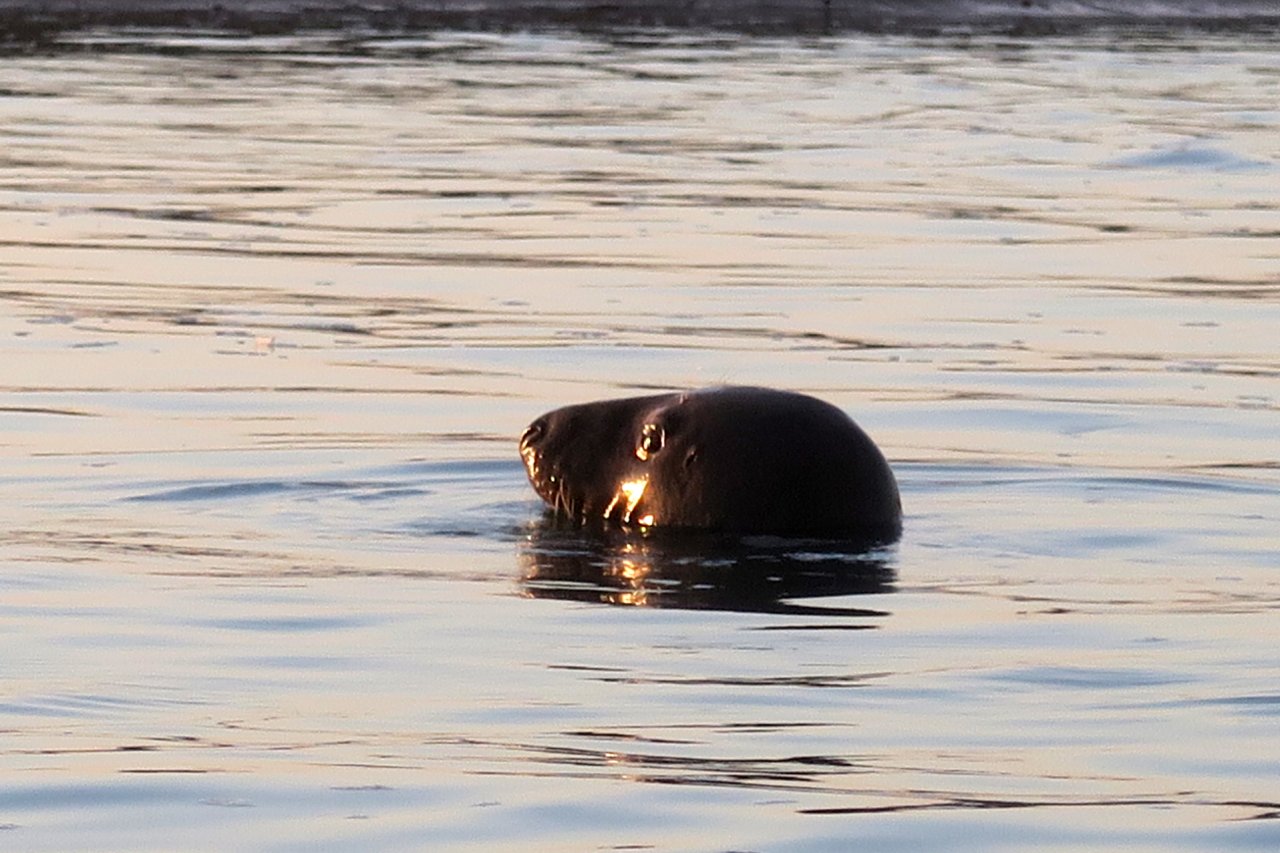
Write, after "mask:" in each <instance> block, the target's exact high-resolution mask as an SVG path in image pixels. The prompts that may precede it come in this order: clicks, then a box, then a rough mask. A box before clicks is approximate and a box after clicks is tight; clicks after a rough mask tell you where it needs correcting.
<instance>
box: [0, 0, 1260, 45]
mask: <svg viewBox="0 0 1280 853" xmlns="http://www.w3.org/2000/svg"><path fill="white" fill-rule="evenodd" d="M103 28H160V29H178V30H183V29H190V30H219V31H226V32H238V33H261V34H268V33H274V34H290V33H305V32H313V31H345V32H356V33H358V32H361V31H367V32H371V33H394V32H430V31H433V30H513V29H536V28H567V29H574V30H583V31H592V30H611V29H619V28H691V29H707V30H725V31H731V32H746V33H769V34H779V35H785V34H803V33H823V32H870V33H900V34H912V35H941V34H1005V35H1057V34H1071V33H1079V32H1088V31H1093V30H1108V29H1109V30H1129V29H1133V30H1139V31H1143V32H1149V31H1177V30H1187V29H1194V30H1205V31H1215V30H1216V31H1239V32H1246V31H1253V32H1271V33H1276V32H1280V6H1278V5H1277V4H1276V2H1274V0H1200V2H1197V0H1091V2H1090V1H1089V0H915V2H911V0H896V2H886V0H390V2H368V0H364V2H361V0H357V1H356V2H348V0H222V2H196V0H0V40H3V41H10V42H14V41H39V40H42V39H45V40H47V39H56V38H57V37H58V36H59V35H62V34H71V33H76V32H85V31H89V30H95V29H103Z"/></svg>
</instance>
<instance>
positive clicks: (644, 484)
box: [604, 477, 654, 527]
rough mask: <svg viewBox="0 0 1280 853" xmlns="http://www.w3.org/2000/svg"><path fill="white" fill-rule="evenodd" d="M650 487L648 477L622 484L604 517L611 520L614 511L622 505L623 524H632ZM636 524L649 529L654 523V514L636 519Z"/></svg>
mask: <svg viewBox="0 0 1280 853" xmlns="http://www.w3.org/2000/svg"><path fill="white" fill-rule="evenodd" d="M648 486H649V478H648V477H639V478H637V479H635V480H625V481H623V482H622V483H620V484H619V485H618V491H617V493H615V494H614V496H613V500H611V501H609V505H608V506H606V507H605V508H604V517H605V518H611V517H612V516H613V513H614V510H616V509H618V505H619V504H620V503H621V504H622V512H621V521H622V523H623V524H630V523H631V522H632V515H634V514H635V511H636V507H637V506H639V504H640V500H641V499H642V498H643V497H644V491H645V489H646V488H648ZM635 522H636V523H637V524H639V525H641V526H643V527H649V526H651V525H652V524H653V522H654V517H653V514H652V513H646V514H645V515H642V516H640V517H639V518H637V519H635Z"/></svg>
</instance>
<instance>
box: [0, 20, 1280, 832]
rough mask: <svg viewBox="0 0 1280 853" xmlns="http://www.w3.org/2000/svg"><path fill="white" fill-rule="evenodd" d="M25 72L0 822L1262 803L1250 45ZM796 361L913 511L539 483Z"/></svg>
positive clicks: (1269, 338) (1269, 752) (199, 63)
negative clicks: (871, 544) (710, 502)
mask: <svg viewBox="0 0 1280 853" xmlns="http://www.w3.org/2000/svg"><path fill="white" fill-rule="evenodd" d="M87 41H88V42H91V43H92V44H93V45H95V49H93V50H79V51H57V52H48V53H43V54H39V53H37V54H30V55H16V56H10V57H7V58H6V60H5V63H4V65H3V66H0V92H3V95H0V348H2V350H3V355H2V357H0V394H2V395H3V396H0V422H3V433H2V434H0V436H2V437H0V448H2V449H3V458H4V466H3V469H2V470H0V506H2V507H3V509H0V536H2V538H0V542H2V550H0V559H2V560H3V570H2V571H0V632H3V642H2V643H0V649H2V651H0V732H2V733H3V736H2V737H0V826H2V827H3V829H0V845H3V847H4V849H6V850H10V849H12V850H24V851H25V850H72V849H82V850H102V849H119V850H126V849H127V850H173V849H208V850H226V849H254V850H295V849H298V850H301V849H307V850H315V849H324V850H330V849H336V850H342V849H351V850H357V849H358V850H369V849H380V850H396V849H406V850H408V849H413V850H421V849H431V850H436V849H440V850H470V849H474V850H495V849H512V850H516V849H518V850H522V851H525V850H556V851H560V850H600V849H656V850H708V851H721V850H761V851H764V850H768V851H810V850H822V851H828V850H830V851H836V850H847V849H852V848H854V847H857V848H860V849H870V850H899V849H900V850H922V849H946V850H983V851H988V850H1025V849H1029V848H1033V847H1034V848H1035V849H1046V850H1053V849H1062V850H1068V849H1069V850H1079V849H1096V850H1119V849H1124V850H1126V851H1128V850H1215V851H1216V850H1224V849H1239V850H1259V851H1262V850H1267V851H1270V850H1274V849H1276V847H1277V846H1280V823H1277V820H1276V816H1277V815H1278V814H1280V747H1278V746H1277V743H1280V738H1277V733H1278V729H1277V726H1278V725H1280V690H1278V689H1277V687H1276V685H1277V684H1278V683H1280V680H1278V676H1280V662H1278V659H1277V655H1276V649H1277V647H1278V646H1280V628H1278V627H1277V626H1278V625H1280V622H1278V621H1277V610H1278V609H1280V535H1277V533H1276V531H1277V529H1278V526H1280V500H1278V499H1280V479H1278V478H1277V473H1276V472H1277V469H1278V467H1280V459H1278V457H1277V442H1276V438H1277V434H1278V426H1280V417H1278V416H1277V405H1278V403H1277V392H1278V390H1280V357H1278V350H1277V346H1276V342H1275V341H1276V337H1275V329H1276V328H1280V231H1277V223H1278V222H1280V216H1278V215H1277V212H1278V211H1277V205H1278V202H1277V199H1280V165H1278V164H1280V132H1278V131H1280V108H1278V107H1277V104H1278V103H1280V101H1277V99H1276V97H1275V94H1276V92H1277V91H1280V74H1278V73H1277V70H1276V69H1277V64H1276V62H1275V61H1274V60H1275V58H1276V51H1275V45H1274V43H1273V42H1271V41H1268V40H1266V39H1263V38H1260V37H1256V36H1255V37H1248V38H1236V39H1234V40H1228V39H1225V38H1224V39H1221V40H1215V39H1212V38H1209V37H1205V36H1203V35H1201V36H1197V37H1195V38H1194V39H1192V38H1191V37H1188V38H1186V39H1182V40H1180V39H1177V38H1168V39H1165V40H1162V41H1160V42H1158V43H1153V42H1142V41H1137V40H1116V39H1113V40H1105V39H1097V40H1095V41H1076V42H1071V43H1068V42H1066V41H1055V40H1040V41H1025V42H1020V41H1009V40H1004V41H998V42H997V41H983V40H970V41H946V40H936V41H928V40H925V41H913V40H907V39H894V38H882V39H876V38H864V37H851V38H845V39H813V40H776V41H772V40H750V39H738V38H731V37H716V38H709V37H708V38H702V37H689V36H679V35H671V34H668V35H645V36H644V37H635V38H617V39H613V40H610V41H602V40H592V39H588V38H578V37H569V36H555V35H545V34H544V35H537V36H533V35H468V34H454V35H440V36H435V37H431V38H423V39H409V38H405V39H398V40H395V39H378V40H371V41H369V42H367V43H364V44H361V45H359V47H360V48H361V49H360V50H358V51H357V50H354V49H353V46H352V45H351V44H350V43H342V44H335V43H331V42H329V41H326V40H325V39H323V38H319V37H316V38H311V39H307V38H281V39H266V38H262V39H256V40H233V39H226V38H219V37H214V36H208V37H204V36H201V37H195V36H191V35H182V34H142V35H128V36H120V35H111V34H101V35H97V36H94V37H93V38H90V39H87ZM720 382H742V383H756V384H767V385H776V386H779V387H788V388H794V389H797V390H802V391H807V392H809V393H813V394H816V395H818V396H821V397H823V398H825V399H828V400H831V401H832V402H834V403H836V404H837V405H840V406H842V407H843V408H845V409H847V410H848V411H849V412H850V413H851V414H852V415H853V416H854V417H855V418H857V420H858V421H859V422H860V423H861V424H862V425H863V426H864V427H865V428H866V429H867V430H868V431H869V432H870V433H871V434H872V435H873V436H874V437H875V438H876V439H877V441H878V442H879V443H880V445H881V446H882V448H883V449H884V450H885V452H886V454H887V455H888V457H889V458H890V460H891V461H892V462H893V464H894V468H895V470H896V471H897V474H898V477H899V480H900V483H901V486H902V491H903V499H904V505H905V508H906V530H905V533H904V536H903V538H902V540H901V542H900V543H898V544H897V545H895V546H893V547H890V548H887V549H884V550H882V551H879V552H876V553H872V554H857V553H844V552H842V551H841V550H840V549H838V548H832V547H831V546H830V545H825V546H815V545H814V544H813V543H786V542H782V543H778V542H764V543H760V542H757V543H753V544H751V545H750V547H747V548H746V549H744V550H743V551H740V552H734V553H728V554H725V553H716V554H705V553H700V552H698V551H697V550H696V549H695V550H693V551H680V550H673V549H672V548H671V547H670V546H667V545H663V544H662V543H653V542H644V541H634V540H633V541H610V542H600V541H596V540H590V539H584V538H582V537H575V536H573V535H571V534H566V533H564V532H563V531H555V530H550V529H547V528H546V527H545V526H544V525H543V524H542V523H541V522H540V511H539V507H538V505H537V501H536V498H535V497H534V495H533V493H532V491H531V490H530V489H529V488H528V486H527V485H526V483H525V481H524V475H523V472H522V470H521V467H520V464H519V460H518V458H517V456H516V453H515V438H516V436H518V435H519V433H520V431H521V429H523V427H524V426H525V424H526V423H527V422H528V421H529V420H531V419H532V418H533V417H535V416H536V415H538V414H539V413H541V412H543V411H545V410H546V409H549V408H551V407H553V406H556V405H560V404H564V403H568V402H574V401H578V400H584V399H592V398H596V397H603V396H609V395H625V394H630V393H634V392H635V390H636V389H638V388H640V389H643V388H669V387H686V386H695V385H703V384H714V383H720Z"/></svg>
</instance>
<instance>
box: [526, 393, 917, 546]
mask: <svg viewBox="0 0 1280 853" xmlns="http://www.w3.org/2000/svg"><path fill="white" fill-rule="evenodd" d="M520 454H521V456H522V457H523V458H524V461H525V467H526V468H527V470H528V473H529V481H530V482H531V483H532V484H533V488H534V490H535V491H537V493H538V494H539V495H540V496H541V497H542V499H543V500H545V501H546V502H547V504H548V505H549V506H551V507H552V508H553V509H554V510H555V512H556V513H558V514H559V515H562V516H563V517H565V518H568V519H571V520H573V521H574V522H575V523H579V524H594V523H603V524H606V525H617V526H622V527H638V528H674V529H694V530H713V531H724V532H729V533H741V534H766V533H767V534H780V535H812V536H858V537H867V538H874V539H879V540H891V539H894V538H896V537H897V536H898V535H899V533H900V532H901V528H902V510H901V503H900V500H899V497H898V487H897V483H896V482H895V480H894V477H893V472H892V471H890V469H889V465H888V463H887V462H886V461H885V458H884V456H883V454H881V452H880V450H879V448H877V447H876V446H875V444H874V443H873V442H872V441H871V439H870V438H868V437H867V435H866V433H864V432H863V431H862V430H861V429H860V428H859V427H858V426H857V425H856V424H855V423H854V422H853V421H852V420H850V419H849V417H848V416H847V415H846V414H845V413H844V412H842V411H840V410H839V409H837V408H836V407H834V406H832V405H830V404H828V403H824V402H822V401H821V400H817V399H814V398H813V397H808V396H805V395H803V394H795V393H791V392H787V391H775V390H770V389H767V388H744V387H727V388H713V389H706V390H700V391H691V392H687V393H676V394H660V395H655V396H650V397H631V398H627V399H621V400H604V401H600V402H595V403H584V404H580V405H576V406H566V407H565V408H562V409H556V410H555V411H553V412H549V413H547V414H545V415H543V416H542V417H540V418H538V419H537V420H535V421H534V422H533V423H532V424H530V426H529V428H528V429H527V430H525V433H524V435H523V436H522V437H521V439H520ZM639 482H644V483H645V485H644V488H643V491H642V493H639V489H638V488H637V487H636V486H635V485H634V484H636V483H639ZM627 484H632V485H630V486H628V485H627Z"/></svg>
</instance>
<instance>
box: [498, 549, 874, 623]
mask: <svg viewBox="0 0 1280 853" xmlns="http://www.w3.org/2000/svg"><path fill="white" fill-rule="evenodd" d="M517 554H518V556H519V559H520V563H521V566H522V568H523V574H524V577H523V580H522V584H521V585H522V587H523V588H524V591H525V593H526V594H527V595H529V596H532V597H534V598H552V599H560V600H566V601H588V602H600V603H606V604H617V605H628V606H641V607H677V608H686V609H698V610H737V611H743V612H761V613H789V614H792V615H796V616H824V617H854V618H858V619H870V618H878V617H887V616H889V613H888V612H886V611H885V610H882V609H868V608H865V607H854V606H852V602H847V601H841V602H838V603H833V602H822V601H817V600H810V599H820V598H825V597H829V596H837V597H841V598H844V597H846V596H853V595H873V594H884V593H890V592H893V591H894V580H895V578H896V572H895V571H894V569H893V568H892V566H891V565H890V564H889V563H888V561H887V560H886V556H887V555H886V554H885V552H884V551H883V550H882V549H878V548H870V549H868V548H866V547H865V546H864V543H862V542H860V541H853V542H851V541H849V540H816V539H787V538H779V537H753V538H748V539H746V540H745V541H744V539H743V538H740V537H730V536H723V535H721V534H718V533H702V534H698V533H684V534H683V535H680V536H632V535H630V534H629V533H628V532H627V531H625V530H604V531H600V533H599V535H594V536H582V535H580V533H579V532H578V531H576V530H568V529H565V528H564V527H563V526H557V525H548V524H543V525H532V526H530V528H529V530H528V535H527V536H525V537H524V538H523V539H522V540H521V542H520V544H519V546H518V549H517ZM795 599H805V601H797V600H795ZM878 604H879V605H881V606H882V605H883V602H878ZM840 627H841V628H842V629H857V628H871V627H874V623H867V622H858V623H856V624H850V623H847V622H841V623H840Z"/></svg>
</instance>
